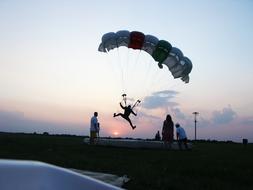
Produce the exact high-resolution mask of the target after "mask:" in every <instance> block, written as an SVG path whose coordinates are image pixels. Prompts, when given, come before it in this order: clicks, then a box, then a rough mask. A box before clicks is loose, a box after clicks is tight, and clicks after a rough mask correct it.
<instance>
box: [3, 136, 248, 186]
mask: <svg viewBox="0 0 253 190" xmlns="http://www.w3.org/2000/svg"><path fill="white" fill-rule="evenodd" d="M82 140H83V137H78V136H60V135H59V136H56V135H55V136H53V135H45V134H44V135H38V134H10V133H0V158H2V159H24V160H38V161H42V162H47V163H51V164H54V165H57V166H62V167H66V168H76V169H81V170H90V171H97V172H105V173H111V174H116V175H118V176H123V175H127V176H128V177H129V178H130V181H129V182H128V183H127V184H126V185H125V186H124V188H126V189H138V190H140V189H145V190H147V189H154V190H159V189H166V190H173V189H178V190H180V189H182V190H191V189H192V190H197V189H201V190H210V189H215V190H216V189H222V190H223V189H229V190H233V189H234V190H244V189H249V190H252V189H253V144H248V145H247V146H243V145H242V144H237V143H231V142H230V143H225V142H223V143H221V142H196V143H194V148H193V150H191V151H168V150H167V151H166V150H150V149H129V148H114V147H100V146H89V145H84V144H83V143H82Z"/></svg>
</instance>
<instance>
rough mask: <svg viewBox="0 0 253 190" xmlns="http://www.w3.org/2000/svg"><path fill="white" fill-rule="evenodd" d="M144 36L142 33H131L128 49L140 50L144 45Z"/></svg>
mask: <svg viewBox="0 0 253 190" xmlns="http://www.w3.org/2000/svg"><path fill="white" fill-rule="evenodd" d="M144 39H145V35H144V34H143V33H142V32H136V31H134V32H131V33H130V40H129V44H128V48H133V49H141V48H142V45H143V43H144Z"/></svg>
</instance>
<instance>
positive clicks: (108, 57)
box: [106, 50, 118, 85]
mask: <svg viewBox="0 0 253 190" xmlns="http://www.w3.org/2000/svg"><path fill="white" fill-rule="evenodd" d="M108 52H109V51H107V50H106V54H107V56H106V61H107V63H108V64H109V65H111V66H112V72H113V75H114V78H118V76H117V71H116V69H115V66H114V63H113V61H112V60H111V57H110V55H109V53H108ZM115 85H117V81H115Z"/></svg>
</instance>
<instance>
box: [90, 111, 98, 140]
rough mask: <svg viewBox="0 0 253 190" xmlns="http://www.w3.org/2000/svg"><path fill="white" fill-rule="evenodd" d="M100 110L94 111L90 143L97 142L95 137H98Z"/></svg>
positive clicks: (91, 120) (91, 121)
mask: <svg viewBox="0 0 253 190" xmlns="http://www.w3.org/2000/svg"><path fill="white" fill-rule="evenodd" d="M97 117H98V112H94V115H93V116H92V118H91V119H90V144H95V139H96V138H97V132H98V127H99V123H98V119H97Z"/></svg>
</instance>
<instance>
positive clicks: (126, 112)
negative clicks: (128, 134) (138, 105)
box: [113, 102, 137, 130]
mask: <svg viewBox="0 0 253 190" xmlns="http://www.w3.org/2000/svg"><path fill="white" fill-rule="evenodd" d="M119 105H120V107H121V108H122V109H123V110H124V114H123V113H118V114H116V113H114V114H113V117H118V116H121V117H123V118H124V119H125V120H127V121H128V122H129V124H130V125H131V127H132V129H133V130H134V129H135V128H136V126H133V124H132V121H131V120H130V118H129V115H130V114H131V113H132V114H133V115H135V116H137V114H136V113H134V112H133V109H132V107H131V105H128V106H123V105H122V104H121V102H120V103H119Z"/></svg>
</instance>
